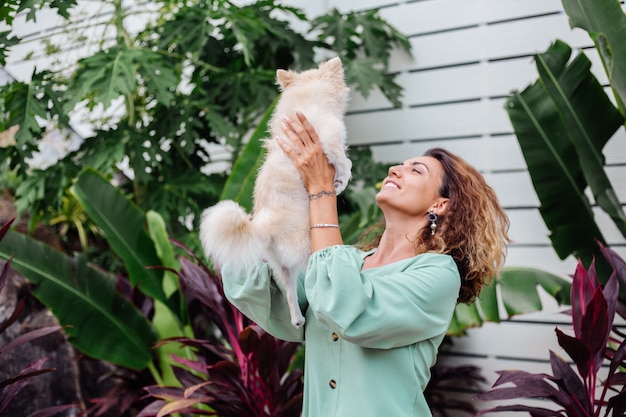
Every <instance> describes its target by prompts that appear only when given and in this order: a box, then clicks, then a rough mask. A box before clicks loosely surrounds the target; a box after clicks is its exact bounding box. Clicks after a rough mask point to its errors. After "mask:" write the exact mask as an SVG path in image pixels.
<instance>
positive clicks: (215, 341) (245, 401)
mask: <svg viewBox="0 0 626 417" xmlns="http://www.w3.org/2000/svg"><path fill="white" fill-rule="evenodd" d="M179 245H180V244H179ZM180 246H181V247H182V248H183V249H185V251H186V256H182V257H181V258H180V264H181V268H180V271H179V272H178V275H179V277H180V281H181V284H182V285H183V286H184V289H185V294H186V295H187V303H188V304H189V305H190V306H193V305H195V307H198V308H199V310H198V313H200V314H202V315H206V317H208V319H209V320H210V323H211V324H212V326H211V327H210V328H209V330H213V331H206V330H205V331H202V330H201V329H196V332H195V333H196V334H197V335H199V336H201V338H198V339H189V338H173V339H169V340H164V341H162V342H161V343H176V344H182V345H183V346H187V347H190V348H193V350H194V353H195V359H193V360H189V359H186V358H181V357H175V358H174V360H175V365H177V368H176V369H175V371H174V373H175V374H176V377H177V379H178V380H179V382H180V385H181V387H166V386H161V385H157V386H150V387H146V390H147V391H148V393H149V394H150V395H151V396H152V397H153V398H157V400H156V401H155V402H153V403H152V404H150V405H148V406H147V407H146V411H145V413H142V415H151V414H149V413H148V410H152V411H154V410H155V409H159V412H158V415H159V416H164V415H169V414H173V413H198V414H204V413H205V412H206V407H204V406H208V407H209V408H210V409H211V410H213V411H214V412H215V413H217V415H220V416H223V417H228V416H232V417H241V416H285V417H288V416H293V417H296V416H299V415H300V412H301V409H302V383H303V382H302V370H301V369H298V368H295V369H294V368H293V367H292V365H293V361H294V358H295V355H294V354H295V352H296V351H297V349H298V347H299V346H300V345H299V344H298V343H291V342H285V341H281V340H278V339H276V338H274V337H272V336H270V335H269V334H268V333H266V332H265V331H263V330H262V329H261V328H260V327H258V326H256V325H254V324H253V323H252V322H250V320H248V319H247V318H246V317H245V316H243V315H242V314H241V313H240V312H239V311H238V310H237V309H236V308H235V307H233V306H232V305H231V304H230V303H229V302H228V300H227V299H226V297H225V296H224V291H223V288H222V283H221V278H220V277H219V276H218V275H217V274H215V273H214V272H212V271H211V270H210V269H209V268H208V267H207V266H206V265H205V264H204V262H203V261H202V260H201V259H200V258H199V257H197V256H196V255H194V254H193V252H191V251H190V250H189V249H187V248H185V247H184V246H183V245H180ZM152 415H153V414H152Z"/></svg>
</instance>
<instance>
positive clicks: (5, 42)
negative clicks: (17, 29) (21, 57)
mask: <svg viewBox="0 0 626 417" xmlns="http://www.w3.org/2000/svg"><path fill="white" fill-rule="evenodd" d="M3 20H4V19H2V17H1V16H0V21H3ZM10 35H11V31H10V30H7V31H5V32H0V65H2V66H5V65H6V64H7V50H8V49H9V48H11V47H12V46H15V45H17V44H18V43H19V42H20V39H19V38H18V37H16V36H10Z"/></svg>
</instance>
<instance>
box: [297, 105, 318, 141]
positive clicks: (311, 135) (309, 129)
mask: <svg viewBox="0 0 626 417" xmlns="http://www.w3.org/2000/svg"><path fill="white" fill-rule="evenodd" d="M296 117H297V118H298V120H299V121H300V124H301V126H302V127H303V128H304V131H305V132H306V137H307V138H308V139H310V141H311V142H312V143H315V142H317V140H318V139H319V137H318V136H317V131H316V130H315V128H314V127H313V125H312V124H311V122H309V119H307V118H306V116H305V115H304V114H303V113H301V112H296Z"/></svg>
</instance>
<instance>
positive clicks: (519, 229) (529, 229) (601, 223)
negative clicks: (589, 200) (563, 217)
mask: <svg viewBox="0 0 626 417" xmlns="http://www.w3.org/2000/svg"><path fill="white" fill-rule="evenodd" d="M592 211H593V215H594V220H595V222H596V224H597V225H598V228H599V229H600V232H601V233H602V236H603V237H604V239H605V240H606V242H607V243H608V244H609V245H618V244H621V243H622V242H623V240H624V236H623V235H622V234H621V233H620V231H619V229H618V228H617V226H616V225H615V222H614V221H613V220H612V219H611V217H609V215H608V214H606V213H605V212H604V210H602V209H601V208H599V207H593V208H592ZM507 215H508V216H509V220H510V222H511V229H510V236H511V239H513V244H516V245H551V242H550V237H549V236H550V234H551V233H550V230H549V229H548V228H547V226H546V225H545V222H544V220H543V217H542V216H541V213H540V212H539V209H538V208H528V209H520V210H508V211H507Z"/></svg>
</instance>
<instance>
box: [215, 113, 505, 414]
mask: <svg viewBox="0 0 626 417" xmlns="http://www.w3.org/2000/svg"><path fill="white" fill-rule="evenodd" d="M283 129H284V131H285V135H286V137H287V138H288V139H289V141H287V140H285V139H279V142H280V144H281V148H282V149H283V150H284V151H285V152H286V153H287V155H288V156H289V157H290V158H291V159H292V160H293V162H294V164H295V166H296V168H297V169H298V171H299V173H300V176H301V178H302V181H303V183H304V185H305V187H306V189H307V191H308V193H309V200H310V222H311V223H310V224H311V247H312V255H311V257H310V260H309V264H308V267H307V269H306V271H303V274H302V275H301V279H300V282H299V301H300V305H301V308H302V311H303V314H305V317H306V324H305V327H304V329H302V328H299V329H297V328H295V327H293V326H292V325H291V322H290V315H289V309H288V307H287V302H286V299H285V298H284V297H283V296H282V294H281V292H280V291H279V290H278V288H277V287H276V286H275V284H274V282H273V281H272V280H271V272H270V271H269V270H268V268H267V266H266V265H265V264H262V265H259V266H258V269H257V271H256V273H255V274H253V276H249V277H246V276H237V275H236V274H234V273H230V272H229V268H228V265H224V267H223V268H222V276H223V281H224V290H225V292H226V295H227V297H228V298H229V300H230V301H231V302H232V303H233V304H234V305H235V306H237V307H238V308H239V309H240V310H241V311H242V312H243V313H244V314H245V315H247V316H248V317H249V318H250V319H252V320H253V321H255V322H256V323H257V324H258V325H260V326H261V327H263V328H264V329H265V330H266V331H267V332H269V333H270V334H272V335H274V336H275V337H278V338H280V339H284V340H289V341H303V340H304V341H306V359H305V371H304V375H305V383H304V404H303V414H302V415H303V416H304V417H331V416H333V417H335V416H337V417H367V416H372V417H374V416H375V417H380V416H390V417H403V416H415V417H417V416H419V417H424V416H430V415H431V413H430V411H429V409H428V405H427V404H426V400H425V398H424V395H423V390H424V388H425V387H426V384H427V383H428V380H429V378H430V368H431V367H432V366H433V365H434V364H435V361H436V357H437V350H438V347H439V344H440V343H441V341H442V339H443V337H444V335H445V333H446V330H447V328H448V326H449V323H450V319H451V318H452V315H453V312H454V308H455V305H456V303H457V302H471V301H472V300H473V299H474V298H475V297H476V296H477V295H478V293H479V292H480V289H481V288H482V286H483V285H484V284H485V283H486V282H487V281H488V280H490V279H491V278H492V277H494V276H495V275H496V273H497V270H498V268H499V267H500V266H501V265H502V264H503V262H504V257H505V251H506V244H507V242H508V236H507V230H508V219H507V217H506V215H505V213H504V211H503V210H502V208H501V207H500V206H499V204H498V200H497V198H496V196H495V193H494V192H493V190H492V189H491V188H490V187H489V186H488V185H487V184H486V183H485V180H484V178H483V177H482V176H481V175H480V173H478V171H476V169H474V168H473V167H471V166H470V165H469V164H467V163H466V162H465V161H463V160H462V159H460V158H459V157H457V156H454V155H452V154H450V153H448V152H446V151H444V150H441V149H433V150H431V151H429V152H427V153H426V154H425V155H424V156H420V157H416V158H411V159H409V160H407V161H405V162H404V163H403V164H401V165H396V166H393V167H391V168H390V169H389V174H388V176H387V178H386V179H385V180H384V181H383V183H382V187H381V190H380V192H379V193H378V194H377V195H376V202H377V204H378V206H379V207H380V209H381V211H382V213H383V216H384V221H385V227H384V231H383V233H382V235H381V236H380V238H379V239H377V241H376V242H375V244H374V245H373V246H372V247H366V248H364V249H363V250H362V249H357V248H355V247H352V246H347V245H344V244H343V240H342V237H341V234H340V231H339V226H338V213H337V201H336V196H335V192H334V185H333V181H334V168H333V167H332V166H331V165H330V164H329V163H328V160H327V159H326V157H325V155H324V153H323V151H322V149H321V147H320V145H319V141H318V137H317V134H316V133H315V129H314V128H313V127H312V126H311V125H310V123H309V122H308V121H307V119H306V117H305V116H304V115H302V114H298V115H297V120H285V121H284V124H283Z"/></svg>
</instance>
